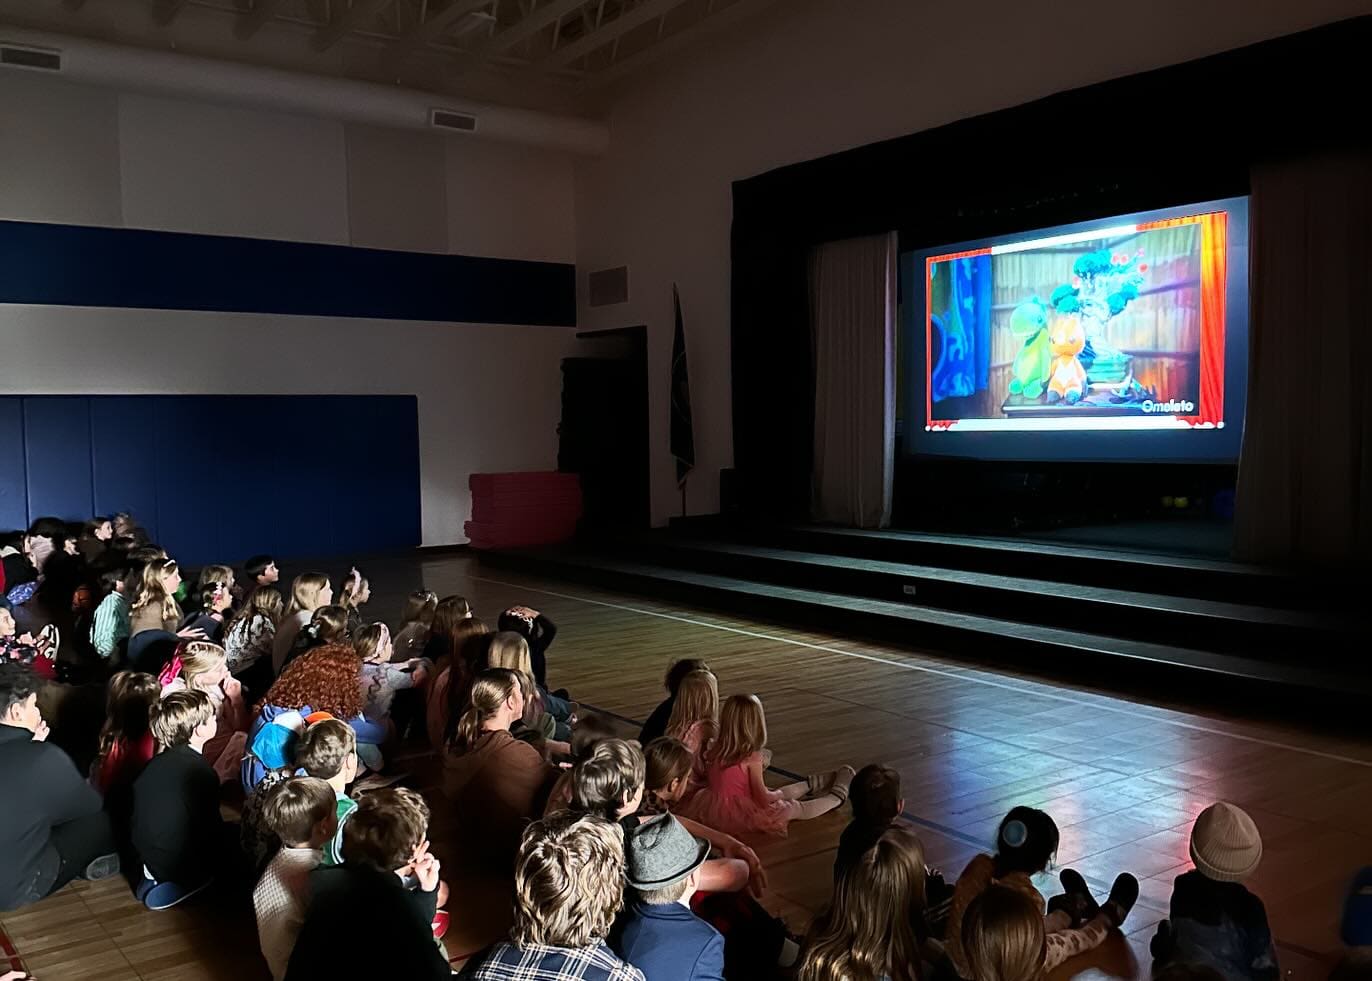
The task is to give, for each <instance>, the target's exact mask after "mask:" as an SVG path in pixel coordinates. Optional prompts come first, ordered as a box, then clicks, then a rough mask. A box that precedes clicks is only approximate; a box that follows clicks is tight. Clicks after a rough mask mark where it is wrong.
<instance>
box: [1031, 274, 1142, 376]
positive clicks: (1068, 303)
mask: <svg viewBox="0 0 1372 981" xmlns="http://www.w3.org/2000/svg"><path fill="white" fill-rule="evenodd" d="M1147 271H1148V264H1147V263H1145V262H1144V261H1143V250H1142V249H1139V250H1138V251H1137V252H1135V253H1134V254H1133V255H1127V254H1125V253H1122V252H1111V251H1110V250H1109V249H1098V250H1097V251H1095V252H1088V253H1087V254H1086V255H1083V256H1078V258H1077V260H1076V262H1074V263H1072V282H1071V284H1070V285H1068V284H1066V283H1064V284H1063V285H1062V286H1059V287H1058V288H1057V289H1055V290H1054V291H1053V296H1052V302H1053V308H1054V309H1055V310H1057V312H1058V313H1060V314H1065V315H1070V316H1078V317H1080V318H1081V325H1082V330H1083V331H1084V333H1085V335H1086V340H1087V345H1086V348H1085V351H1084V355H1083V357H1082V359H1081V360H1082V361H1083V362H1084V363H1085V366H1086V368H1087V369H1088V371H1087V374H1088V375H1089V377H1090V380H1091V382H1093V383H1100V384H1105V385H1119V384H1122V383H1124V382H1125V380H1126V379H1127V378H1128V377H1129V362H1130V360H1131V359H1130V357H1129V355H1127V354H1125V353H1124V352H1123V351H1120V350H1118V349H1117V348H1115V347H1114V345H1112V344H1110V343H1109V342H1108V341H1107V340H1106V339H1105V325H1106V323H1108V322H1109V321H1110V320H1112V319H1113V318H1115V317H1117V316H1118V315H1119V314H1121V313H1123V312H1124V308H1125V307H1127V306H1128V305H1129V304H1130V303H1131V302H1133V301H1134V300H1137V299H1138V297H1139V288H1140V287H1141V286H1143V274H1144V273H1145V272H1147Z"/></svg>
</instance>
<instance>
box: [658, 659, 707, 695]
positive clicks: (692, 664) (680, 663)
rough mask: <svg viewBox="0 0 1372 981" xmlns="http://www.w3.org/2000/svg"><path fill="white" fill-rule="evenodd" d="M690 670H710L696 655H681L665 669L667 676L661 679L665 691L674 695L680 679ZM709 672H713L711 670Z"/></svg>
mask: <svg viewBox="0 0 1372 981" xmlns="http://www.w3.org/2000/svg"><path fill="white" fill-rule="evenodd" d="M692 671H710V666H709V665H708V664H706V663H705V662H704V661H702V660H701V659H700V658H698V657H683V658H681V659H679V660H676V661H673V662H672V666H671V667H670V668H668V669H667V677H665V678H663V679H662V683H663V685H665V686H666V688H667V693H668V694H669V695H675V694H676V692H677V689H678V688H679V687H681V679H682V678H685V677H686V676H687V675H688V674H690V673H691V672H692ZM710 673H711V674H714V672H713V671H710Z"/></svg>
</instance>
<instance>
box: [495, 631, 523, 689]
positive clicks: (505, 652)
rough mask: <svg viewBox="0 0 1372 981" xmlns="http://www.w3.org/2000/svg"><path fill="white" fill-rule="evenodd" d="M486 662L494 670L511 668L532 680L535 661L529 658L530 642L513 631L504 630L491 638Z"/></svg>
mask: <svg viewBox="0 0 1372 981" xmlns="http://www.w3.org/2000/svg"><path fill="white" fill-rule="evenodd" d="M486 662H487V663H488V664H489V665H490V666H491V667H493V668H509V669H510V670H511V671H518V672H520V673H521V674H524V675H527V676H528V677H530V678H532V677H533V675H534V667H533V660H532V658H531V657H530V656H529V642H528V641H527V640H525V639H524V638H523V637H522V636H521V635H520V634H517V633H515V632H514V631H513V630H502V631H500V632H499V633H497V634H495V635H494V636H492V637H491V644H490V647H488V648H487V650H486Z"/></svg>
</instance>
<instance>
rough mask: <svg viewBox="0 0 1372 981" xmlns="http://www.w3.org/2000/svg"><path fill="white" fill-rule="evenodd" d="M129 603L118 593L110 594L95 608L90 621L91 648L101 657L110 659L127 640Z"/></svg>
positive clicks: (129, 624) (130, 630) (130, 626)
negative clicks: (93, 615)
mask: <svg viewBox="0 0 1372 981" xmlns="http://www.w3.org/2000/svg"><path fill="white" fill-rule="evenodd" d="M131 632H132V625H131V623H130V621H129V601H128V600H126V599H125V598H124V597H123V596H121V595H119V594H118V593H110V594H109V595H108V596H106V597H105V598H104V599H102V600H101V601H100V605H99V606H97V607H96V608H95V617H94V618H93V619H92V621H91V646H92V647H94V648H95V653H97V654H99V655H100V656H101V657H112V656H113V655H114V654H115V652H116V651H118V650H119V645H120V644H121V643H122V642H124V641H126V640H128V639H129V634H130V633H131Z"/></svg>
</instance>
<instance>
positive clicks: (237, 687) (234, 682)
mask: <svg viewBox="0 0 1372 981" xmlns="http://www.w3.org/2000/svg"><path fill="white" fill-rule="evenodd" d="M219 687H220V688H223V689H224V696H225V697H226V698H228V699H229V700H230V701H234V702H236V701H238V700H240V699H241V698H242V697H243V682H241V681H239V680H238V679H237V678H235V677H234V676H233V675H229V676H228V677H227V678H225V679H224V680H223V681H221V682H220V683H219Z"/></svg>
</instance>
